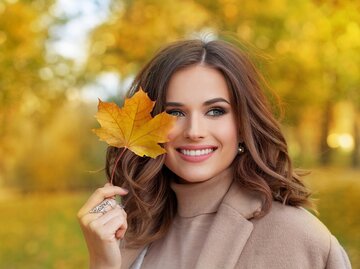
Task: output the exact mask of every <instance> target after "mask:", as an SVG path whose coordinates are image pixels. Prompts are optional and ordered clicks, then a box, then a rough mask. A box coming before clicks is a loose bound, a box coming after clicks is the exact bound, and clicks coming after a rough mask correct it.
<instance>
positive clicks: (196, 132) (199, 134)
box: [184, 115, 206, 140]
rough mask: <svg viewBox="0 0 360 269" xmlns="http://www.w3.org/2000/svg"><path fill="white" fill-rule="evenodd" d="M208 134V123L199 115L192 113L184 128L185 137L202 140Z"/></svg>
mask: <svg viewBox="0 0 360 269" xmlns="http://www.w3.org/2000/svg"><path fill="white" fill-rule="evenodd" d="M205 135H206V124H205V122H204V120H203V119H201V117H200V116H198V115H191V117H189V118H188V120H187V121H186V126H185V130H184V136H185V138H188V139H191V140H201V139H202V138H204V137H205Z"/></svg>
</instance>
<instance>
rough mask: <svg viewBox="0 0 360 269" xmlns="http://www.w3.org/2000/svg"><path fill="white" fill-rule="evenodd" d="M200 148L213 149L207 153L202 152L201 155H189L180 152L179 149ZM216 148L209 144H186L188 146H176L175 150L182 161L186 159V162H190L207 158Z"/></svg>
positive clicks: (197, 161)
mask: <svg viewBox="0 0 360 269" xmlns="http://www.w3.org/2000/svg"><path fill="white" fill-rule="evenodd" d="M202 149H214V150H213V151H212V152H210V153H208V154H204V155H201V156H189V155H185V154H183V153H182V152H181V150H202ZM216 150H217V147H216V146H211V145H188V146H182V147H178V148H176V151H177V153H178V154H179V156H180V157H181V159H183V160H184V161H187V162H191V163H199V162H203V161H205V160H207V159H209V158H210V157H211V156H212V155H213V154H214V152H215V151H216Z"/></svg>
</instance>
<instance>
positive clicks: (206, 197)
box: [171, 167, 233, 217]
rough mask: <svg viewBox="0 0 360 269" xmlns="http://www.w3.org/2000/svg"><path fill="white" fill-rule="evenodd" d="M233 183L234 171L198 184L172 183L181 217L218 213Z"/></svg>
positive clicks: (227, 170)
mask: <svg viewBox="0 0 360 269" xmlns="http://www.w3.org/2000/svg"><path fill="white" fill-rule="evenodd" d="M232 181H233V169H232V168H231V167H229V168H228V169H226V170H224V171H222V172H221V173H220V174H218V175H216V176H215V177H213V178H210V179H208V180H206V181H202V182H196V183H186V184H184V183H179V182H175V181H173V182H171V188H172V189H173V190H174V192H175V194H176V198H177V202H178V215H179V216H180V217H194V216H197V215H201V214H209V213H214V212H216V211H217V209H218V207H219V205H220V203H221V201H222V198H223V197H224V195H225V193H226V192H227V191H228V189H229V187H230V185H231V183H232Z"/></svg>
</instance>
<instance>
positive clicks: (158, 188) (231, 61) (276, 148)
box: [106, 40, 312, 247]
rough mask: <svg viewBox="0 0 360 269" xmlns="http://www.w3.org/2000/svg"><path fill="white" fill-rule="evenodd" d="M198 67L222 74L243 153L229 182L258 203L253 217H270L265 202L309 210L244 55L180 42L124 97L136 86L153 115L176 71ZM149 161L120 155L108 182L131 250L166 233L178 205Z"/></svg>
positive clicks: (219, 45) (161, 169) (166, 176)
mask: <svg viewBox="0 0 360 269" xmlns="http://www.w3.org/2000/svg"><path fill="white" fill-rule="evenodd" d="M199 64H201V65H204V66H207V67H210V68H214V69H216V70H218V71H219V72H221V74H222V75H223V76H224V78H225V80H226V83H227V86H228V89H229V91H230V97H231V103H232V104H231V105H232V107H233V111H234V114H235V117H236V122H237V125H238V132H239V137H241V139H242V141H243V143H242V144H243V145H244V147H245V152H244V153H242V154H238V155H237V156H236V158H235V160H234V161H233V164H232V165H233V167H234V169H233V170H234V181H235V182H236V183H237V184H239V185H240V186H241V187H242V188H244V189H246V190H248V191H251V192H255V193H258V194H259V195H261V197H262V201H263V205H262V209H261V212H259V214H258V215H256V216H255V217H256V218H260V217H262V216H264V215H265V214H266V213H268V212H269V210H270V207H271V205H272V201H273V200H275V201H279V202H281V203H283V204H286V205H290V206H310V207H311V205H312V204H311V201H310V199H309V197H310V192H309V190H308V189H307V188H306V187H305V186H304V184H303V182H302V181H301V175H300V174H297V173H296V172H295V171H294V169H293V167H292V164H291V160H290V157H289V154H288V150H287V144H286V141H285V138H284V136H283V134H282V132H281V130H280V126H279V123H278V122H277V121H276V119H275V118H274V116H273V114H272V112H271V108H270V104H269V102H268V100H267V98H266V96H265V91H264V87H265V85H266V82H265V80H264V79H263V77H262V76H261V75H260V73H259V72H258V71H257V69H256V67H255V66H254V64H253V63H252V61H251V60H250V58H249V56H248V55H247V54H246V53H245V52H243V51H242V50H240V49H239V48H237V47H235V46H234V45H232V44H230V43H227V42H225V41H220V40H213V41H209V42H205V41H202V40H183V41H177V42H174V43H171V44H169V45H168V46H167V47H165V48H163V49H162V50H160V51H159V52H158V53H157V54H156V55H155V56H154V57H153V58H152V59H151V60H150V61H149V62H148V63H147V64H146V65H145V66H144V67H143V68H142V70H141V71H140V72H139V73H138V75H137V76H136V77H135V79H134V82H133V84H132V85H131V88H130V91H129V93H128V96H132V95H133V94H134V93H135V92H136V91H137V90H139V88H140V87H141V88H142V89H143V90H144V91H145V92H147V93H148V95H149V97H150V98H151V99H152V100H156V104H155V107H154V109H153V111H152V113H153V115H156V114H158V113H160V112H162V111H164V109H165V107H164V104H165V101H166V91H167V88H168V85H169V81H170V79H171V77H172V75H173V74H174V73H175V72H177V71H178V70H180V69H183V68H186V67H190V66H194V65H199ZM120 151H121V149H118V148H114V147H111V146H110V147H109V148H108V152H107V158H106V173H107V176H108V178H109V177H110V174H111V171H112V169H114V164H115V160H116V158H117V156H118V155H119V153H120ZM164 160H165V156H164V155H161V156H159V157H158V158H156V159H151V158H148V157H139V156H137V155H135V154H134V153H132V152H131V151H129V150H126V151H125V153H124V155H123V156H122V159H121V160H120V162H119V164H118V166H117V167H116V168H115V169H116V170H115V176H114V179H113V182H114V184H115V185H118V186H121V187H124V188H127V189H128V190H129V194H128V195H126V196H124V197H123V204H124V206H125V207H126V209H127V210H126V211H127V214H128V215H127V220H128V227H129V228H128V230H127V232H126V235H125V239H126V242H127V246H129V247H131V246H132V247H137V246H141V245H145V244H148V243H150V242H153V241H155V240H157V239H159V238H161V237H162V236H164V235H165V234H166V232H167V231H168V229H169V227H170V225H171V222H172V220H173V218H174V216H175V214H176V207H177V201H176V196H175V193H174V192H173V191H172V189H171V188H170V178H171V177H172V176H174V175H173V174H172V172H171V171H170V170H169V169H168V168H166V166H165V165H163V164H164Z"/></svg>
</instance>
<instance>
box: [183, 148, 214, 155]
mask: <svg viewBox="0 0 360 269" xmlns="http://www.w3.org/2000/svg"><path fill="white" fill-rule="evenodd" d="M214 150H215V149H197V150H189V149H181V150H180V152H181V153H182V154H184V155H187V156H203V155H207V154H209V153H211V152H213V151H214Z"/></svg>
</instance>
